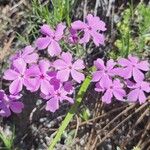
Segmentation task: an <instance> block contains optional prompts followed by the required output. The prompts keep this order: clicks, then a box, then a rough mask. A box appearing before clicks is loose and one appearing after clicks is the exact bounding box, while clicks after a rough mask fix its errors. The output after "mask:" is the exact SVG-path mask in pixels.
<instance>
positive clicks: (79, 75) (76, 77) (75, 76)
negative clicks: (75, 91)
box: [71, 70, 85, 83]
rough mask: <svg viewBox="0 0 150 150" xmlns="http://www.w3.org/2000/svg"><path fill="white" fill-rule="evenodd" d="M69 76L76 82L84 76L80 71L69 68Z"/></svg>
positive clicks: (79, 81)
mask: <svg viewBox="0 0 150 150" xmlns="http://www.w3.org/2000/svg"><path fill="white" fill-rule="evenodd" d="M71 76H72V78H73V79H74V80H75V81H76V82H78V83H81V81H83V80H84V78H85V76H84V74H83V73H80V72H78V71H76V70H71Z"/></svg>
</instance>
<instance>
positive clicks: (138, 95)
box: [127, 81, 150, 104]
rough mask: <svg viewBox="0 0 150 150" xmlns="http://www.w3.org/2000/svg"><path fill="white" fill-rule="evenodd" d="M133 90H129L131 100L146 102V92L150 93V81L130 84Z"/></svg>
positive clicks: (128, 97)
mask: <svg viewBox="0 0 150 150" xmlns="http://www.w3.org/2000/svg"><path fill="white" fill-rule="evenodd" d="M128 87H129V88H130V89H132V90H131V92H129V94H128V96H127V99H128V101H130V102H136V101H139V102H140V104H142V103H144V102H145V101H146V99H147V98H146V96H145V92H146V93H150V83H148V82H146V81H138V82H137V83H135V84H133V85H130V86H128Z"/></svg>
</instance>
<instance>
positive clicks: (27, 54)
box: [10, 45, 39, 64]
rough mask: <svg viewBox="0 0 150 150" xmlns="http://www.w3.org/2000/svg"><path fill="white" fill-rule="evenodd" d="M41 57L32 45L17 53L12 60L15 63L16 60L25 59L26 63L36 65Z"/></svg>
mask: <svg viewBox="0 0 150 150" xmlns="http://www.w3.org/2000/svg"><path fill="white" fill-rule="evenodd" d="M38 58H39V56H38V54H37V53H36V52H35V48H34V47H32V46H31V45H29V46H26V47H25V48H24V49H22V51H19V52H17V53H16V54H15V55H13V56H12V57H11V58H10V60H11V61H14V60H16V59H23V60H24V61H25V62H26V63H29V64H30V63H36V62H37V60H38Z"/></svg>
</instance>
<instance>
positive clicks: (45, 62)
mask: <svg viewBox="0 0 150 150" xmlns="http://www.w3.org/2000/svg"><path fill="white" fill-rule="evenodd" d="M49 67H50V62H49V61H48V60H40V61H39V68H40V71H41V73H42V74H46V73H47V71H48V70H49Z"/></svg>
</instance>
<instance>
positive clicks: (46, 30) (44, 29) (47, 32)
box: [40, 24, 54, 36]
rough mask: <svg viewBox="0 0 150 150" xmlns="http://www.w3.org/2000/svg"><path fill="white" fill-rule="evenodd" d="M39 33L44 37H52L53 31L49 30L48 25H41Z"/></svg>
mask: <svg viewBox="0 0 150 150" xmlns="http://www.w3.org/2000/svg"><path fill="white" fill-rule="evenodd" d="M40 32H41V33H42V34H44V35H48V36H54V30H53V29H51V28H50V26H49V25H47V24H43V25H42V26H41V29H40Z"/></svg>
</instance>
